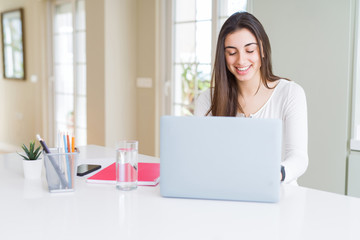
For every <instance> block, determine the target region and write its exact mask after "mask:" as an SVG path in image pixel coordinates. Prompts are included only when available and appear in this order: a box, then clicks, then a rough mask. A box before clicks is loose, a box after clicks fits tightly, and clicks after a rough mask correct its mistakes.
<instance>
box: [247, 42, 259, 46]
mask: <svg viewBox="0 0 360 240" xmlns="http://www.w3.org/2000/svg"><path fill="white" fill-rule="evenodd" d="M252 44H255V45H257V43H256V42H252V43H248V44H245V46H244V47H248V46H250V45H252Z"/></svg>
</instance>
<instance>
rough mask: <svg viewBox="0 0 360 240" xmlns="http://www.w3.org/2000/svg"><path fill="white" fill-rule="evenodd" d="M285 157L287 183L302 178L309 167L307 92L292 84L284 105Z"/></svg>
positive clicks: (283, 163)
mask: <svg viewBox="0 0 360 240" xmlns="http://www.w3.org/2000/svg"><path fill="white" fill-rule="evenodd" d="M283 130H284V138H283V141H284V144H283V146H284V148H285V149H284V156H283V162H282V164H281V165H282V166H284V168H285V173H286V174H285V179H284V182H285V183H289V182H292V181H294V180H296V179H297V178H298V177H300V176H301V175H302V174H304V172H305V171H306V169H307V166H308V162H309V159H308V152H307V150H308V148H307V145H308V126H307V106H306V96H305V92H304V90H303V89H302V87H301V86H299V85H298V84H296V83H291V86H290V88H289V93H288V97H287V100H286V101H285V105H284V116H283Z"/></svg>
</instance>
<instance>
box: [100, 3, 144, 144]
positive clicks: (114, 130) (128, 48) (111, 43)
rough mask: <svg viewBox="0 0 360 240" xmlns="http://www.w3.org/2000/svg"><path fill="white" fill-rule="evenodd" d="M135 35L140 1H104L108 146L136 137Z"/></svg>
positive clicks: (106, 136) (106, 134) (106, 137)
mask: <svg viewBox="0 0 360 240" xmlns="http://www.w3.org/2000/svg"><path fill="white" fill-rule="evenodd" d="M136 34H137V1H133V0H122V1H118V0H105V145H106V146H109V147H114V146H115V145H116V143H117V142H118V141H119V140H125V139H136V138H137V132H136V129H137V119H136V84H135V83H136V60H137V59H136V57H137V35H136ZM139 67H140V66H139Z"/></svg>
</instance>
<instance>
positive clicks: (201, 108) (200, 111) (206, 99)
mask: <svg viewBox="0 0 360 240" xmlns="http://www.w3.org/2000/svg"><path fill="white" fill-rule="evenodd" d="M210 104H211V97H210V89H207V90H205V91H204V92H202V93H201V94H200V95H199V96H198V97H197V98H196V100H195V111H194V116H205V115H206V113H207V112H208V111H209V109H210ZM210 115H211V114H210Z"/></svg>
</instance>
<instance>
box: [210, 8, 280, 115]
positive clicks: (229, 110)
mask: <svg viewBox="0 0 360 240" xmlns="http://www.w3.org/2000/svg"><path fill="white" fill-rule="evenodd" d="M243 28H246V29H247V30H249V31H250V32H251V33H252V34H253V35H254V36H255V38H256V41H257V43H258V45H259V50H260V58H261V67H260V77H261V81H262V82H263V84H264V85H265V86H266V87H267V88H270V87H269V86H268V84H267V81H276V80H279V79H280V77H278V76H275V75H274V74H273V73H272V64H271V47H270V41H269V38H268V36H267V34H266V32H265V30H264V27H263V26H262V25H261V23H260V22H259V20H258V19H257V18H256V17H254V16H253V15H252V14H250V13H247V12H236V13H234V14H233V15H231V16H230V17H229V18H228V19H227V20H226V21H225V23H224V25H223V26H222V28H221V30H220V33H219V37H218V41H217V46H216V56H215V63H214V70H213V73H212V77H211V88H212V89H211V90H210V93H211V107H210V109H209V111H208V112H207V114H206V115H209V113H210V112H211V114H212V115H213V116H236V114H237V112H238V111H241V112H242V111H243V110H242V108H241V106H240V104H239V101H238V92H239V91H238V90H239V86H238V84H237V80H236V78H235V76H234V75H233V74H232V73H231V72H230V71H229V70H228V68H227V66H226V60H225V38H226V37H227V35H228V34H230V33H233V32H235V31H237V30H240V29H243ZM261 46H262V47H261Z"/></svg>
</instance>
